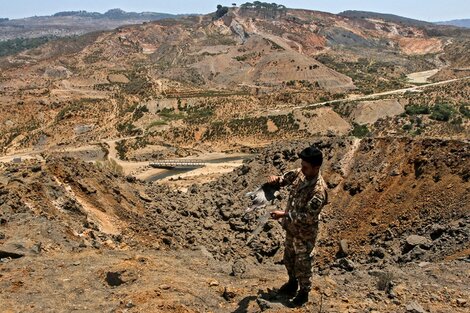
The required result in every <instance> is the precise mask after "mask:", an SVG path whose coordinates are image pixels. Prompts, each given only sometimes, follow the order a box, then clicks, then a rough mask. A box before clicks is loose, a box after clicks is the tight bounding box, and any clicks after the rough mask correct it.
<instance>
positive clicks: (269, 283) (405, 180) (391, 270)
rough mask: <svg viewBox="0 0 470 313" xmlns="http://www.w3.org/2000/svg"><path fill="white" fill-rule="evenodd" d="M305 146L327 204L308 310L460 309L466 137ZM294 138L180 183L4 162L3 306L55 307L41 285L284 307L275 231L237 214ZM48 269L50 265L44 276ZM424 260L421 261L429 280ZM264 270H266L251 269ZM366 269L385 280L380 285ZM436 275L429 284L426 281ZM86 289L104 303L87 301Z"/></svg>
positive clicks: (86, 167) (225, 307)
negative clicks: (28, 300)
mask: <svg viewBox="0 0 470 313" xmlns="http://www.w3.org/2000/svg"><path fill="white" fill-rule="evenodd" d="M309 143H314V144H316V145H317V146H319V147H321V148H322V149H323V151H324V153H325V156H326V164H325V165H324V169H323V173H324V176H325V178H326V180H327V182H328V186H329V194H330V203H329V204H328V206H327V207H326V208H325V210H324V212H323V213H322V228H321V233H320V237H319V246H318V249H317V251H316V260H317V267H316V270H317V276H315V277H316V278H315V284H314V286H316V287H315V290H314V291H312V297H313V298H314V301H313V302H312V303H310V304H309V306H307V307H306V308H305V310H307V311H308V310H311V309H313V308H316V309H318V308H319V306H321V305H328V307H330V306H331V307H330V308H331V309H332V310H336V311H342V310H346V309H348V310H352V309H355V310H358V309H359V310H360V309H361V308H362V309H364V308H371V307H373V308H377V309H380V310H386V311H387V310H392V311H400V312H401V311H402V310H403V309H404V308H405V306H407V305H409V304H410V303H411V302H413V301H415V302H418V303H419V305H423V306H425V307H427V308H429V309H430V310H438V311H441V312H464V311H465V309H464V307H465V306H466V304H465V303H466V302H463V300H462V299H465V298H466V297H467V296H468V294H469V292H470V291H469V290H468V286H463V285H462V283H463V280H464V278H463V276H461V275H458V273H464V271H463V269H464V268H465V266H466V263H465V262H466V261H465V258H468V256H469V249H470V247H469V246H468V242H469V241H468V239H469V236H470V228H469V225H470V224H469V223H470V220H469V217H468V210H469V204H468V203H469V199H468V195H469V188H470V185H469V182H468V179H469V177H470V176H469V172H468V167H467V166H466V163H467V162H466V160H468V158H469V156H470V155H469V154H470V151H469V145H468V143H464V142H460V141H446V140H410V139H406V138H403V139H386V138H384V139H364V140H362V141H358V140H356V139H353V138H349V139H321V140H320V139H311V140H310V141H309ZM304 145H305V142H289V143H282V144H281V143H280V144H277V145H274V146H272V147H269V148H268V149H264V150H261V151H260V153H259V154H258V156H257V157H256V158H254V159H252V160H249V161H247V162H246V163H245V164H244V165H243V166H242V167H240V168H238V169H236V170H235V171H234V172H233V173H229V174H226V175H224V176H222V177H221V178H220V179H218V180H217V181H215V182H212V183H208V184H203V185H193V186H192V187H190V188H189V189H188V191H186V192H182V191H175V190H172V189H171V188H169V187H168V186H166V187H165V186H160V185H158V184H144V183H142V182H140V181H138V180H135V179H132V178H131V177H128V178H125V177H122V176H120V175H117V174H113V173H112V172H109V171H107V170H103V169H99V168H97V167H96V166H95V165H92V164H88V163H82V162H78V161H76V160H74V159H67V158H65V159H57V158H46V160H45V161H43V162H39V161H31V162H29V163H24V164H21V165H14V164H9V165H4V166H3V167H2V169H1V184H2V186H1V194H2V204H1V209H2V211H1V212H2V216H1V217H0V218H1V221H2V223H1V228H0V230H1V238H2V239H0V240H1V241H0V242H1V246H0V251H2V260H5V262H6V263H4V265H1V270H2V272H1V275H2V276H1V277H2V280H1V281H2V286H3V287H2V292H1V293H0V297H1V298H2V302H3V303H6V304H7V307H6V308H7V311H8V310H13V311H14V310H15V309H14V308H15V307H16V308H22V309H21V310H22V311H34V310H35V309H38V308H42V309H49V310H53V311H60V310H58V309H57V307H56V306H54V304H53V303H54V301H56V300H57V299H59V298H60V294H50V295H45V294H44V293H43V292H42V291H40V290H39V289H38V286H42V287H41V288H46V289H52V290H54V289H57V288H65V290H66V291H65V294H63V295H64V296H66V295H67V297H68V296H70V295H74V298H75V301H74V304H73V305H72V304H67V305H68V307H69V308H72V307H75V308H82V309H83V310H87V309H89V310H102V309H103V308H105V307H106V308H110V307H112V308H114V309H115V310H117V311H122V310H126V309H127V310H130V311H131V312H143V311H149V310H151V311H156V312H160V311H161V312H163V311H166V312H168V311H170V312H180V311H186V312H201V311H207V310H210V311H215V312H227V311H234V312H240V310H245V311H247V312H259V311H260V310H261V311H263V310H265V309H269V308H271V309H275V310H280V311H279V312H282V311H283V310H286V309H285V307H284V305H285V304H286V303H287V302H286V301H287V300H285V299H284V300H283V299H277V300H276V299H275V298H273V294H272V293H271V291H270V290H269V289H270V288H274V287H277V286H278V285H280V284H281V283H282V281H283V279H284V275H285V274H284V273H283V269H282V266H280V265H276V264H278V263H279V262H280V260H281V256H282V249H283V248H282V241H283V231H282V230H281V228H280V226H279V224H278V223H277V222H274V221H269V222H268V223H267V224H266V225H265V226H264V227H263V229H262V231H261V233H260V234H258V235H255V236H252V235H253V234H252V232H253V231H254V230H255V229H256V228H257V226H258V224H259V217H260V216H262V215H263V214H264V212H262V211H259V212H254V213H245V208H246V207H247V205H248V199H247V198H246V196H245V193H246V192H247V191H250V190H253V189H254V188H256V186H258V185H259V184H260V183H262V182H263V181H264V180H265V179H266V177H267V176H268V175H269V174H271V173H281V172H283V171H285V170H287V169H290V168H293V167H295V166H296V163H295V162H294V161H296V153H297V152H298V151H300V149H301V148H302V147H303V146H304ZM283 201H285V197H284V200H282V201H281V204H280V205H282V202H283ZM364 217H367V218H364ZM340 241H341V242H342V243H343V245H342V247H340V245H339V243H340ZM345 245H346V248H345ZM98 255H99V257H98ZM106 260H109V261H106ZM190 260H191V261H190ZM38 262H45V263H46V264H48V265H47V266H45V267H38ZM416 262H418V263H419V262H421V263H422V264H423V265H420V267H418V266H417V265H416V264H418V263H416ZM423 262H431V263H423ZM443 262H444V263H443ZM421 263H420V264H421ZM15 264H17V265H16V266H15ZM170 264H173V265H170ZM175 264H177V265H176V266H175ZM440 264H446V265H445V266H448V267H451V268H455V269H456V270H455V271H454V273H455V274H449V273H447V272H442V271H441V270H440V269H441V267H440V266H441V265H440ZM18 265H19V266H20V268H23V269H24V270H23V271H19V270H18V268H19V267H18ZM56 266H58V268H60V270H58V271H55V272H54V273H52V272H50V271H51V269H52V268H54V267H56ZM421 267H424V268H425V269H427V270H428V271H432V273H433V278H432V281H431V279H430V278H429V277H428V278H426V276H425V275H424V271H423V268H421ZM461 270H462V271H463V272H460V271H461ZM268 272H272V276H269V277H268V278H264V279H261V277H266V273H268ZM367 272H369V274H367ZM79 273H82V274H81V275H85V276H86V277H87V280H83V279H80V278H79V276H80V275H79ZM43 275H48V276H49V275H52V276H53V277H56V278H55V279H53V280H43V279H42V278H41V277H42V276H43ZM181 275H183V276H184V279H181ZM318 275H320V276H318ZM351 275H353V276H351ZM354 275H355V276H356V279H352V277H354ZM383 275H385V276H383ZM387 275H388V276H387ZM464 275H465V274H464ZM382 276H383V277H382ZM376 277H377V278H376ZM380 277H382V278H380ZM387 277H388V278H387ZM408 277H417V279H418V281H419V284H416V282H415V281H411V280H409V279H408ZM351 279H352V280H351ZM376 279H379V281H380V279H388V280H389V281H393V285H391V287H390V286H389V287H383V288H384V289H381V288H382V287H377V285H376ZM459 279H460V280H459ZM462 279H463V280H462ZM36 281H37V283H35V282H36ZM459 281H460V283H459ZM72 282H73V284H71V283H72ZM435 283H437V284H439V287H438V288H437V289H436V288H435V287H431V286H434V285H432V284H435ZM379 284H380V283H379ZM113 286H114V287H113ZM353 286H355V287H353ZM378 286H380V285H378ZM352 287H353V288H356V289H355V290H354V291H352V290H351V288H352ZM74 288H75V289H74ZM90 288H91V289H90ZM377 288H378V289H377ZM423 288H424V290H426V292H431V293H432V295H428V293H426V292H425V293H423V292H422V289H423ZM74 290H75V291H77V292H78V290H82V291H81V292H78V293H75V291H74ZM92 290H94V291H92ZM382 290H383V291H382ZM94 292H98V293H99V294H100V295H101V296H102V297H104V298H107V299H108V300H109V301H110V302H109V303H108V304H104V303H103V302H100V301H91V302H90V300H91V297H92V294H95V293H94ZM417 292H418V293H417ZM30 293H32V294H35V295H36V296H35V301H34V307H26V306H24V305H22V304H20V303H21V300H19V301H18V300H15V299H23V297H28V294H30ZM392 293H393V296H390V294H392ZM365 294H372V295H373V296H370V297H366V298H364V295H365ZM39 296H40V297H39ZM344 297H346V298H347V299H349V300H348V301H343V298H344ZM442 297H450V299H452V300H451V302H448V303H446V302H443V299H444V298H442ZM202 299H203V300H202ZM263 301H264V302H263ZM283 303H284V304H283ZM265 306H267V307H265ZM263 308H264V309H263ZM237 310H239V311H237ZM245 311H244V312H245ZM300 311H301V310H300ZM307 311H305V312H307ZM301 312H303V311H301Z"/></svg>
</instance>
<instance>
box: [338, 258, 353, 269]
mask: <svg viewBox="0 0 470 313" xmlns="http://www.w3.org/2000/svg"><path fill="white" fill-rule="evenodd" d="M338 264H339V267H340V268H342V269H344V270H346V271H348V272H352V271H353V270H354V268H355V267H356V265H355V264H354V262H353V261H351V260H350V259H348V258H342V259H340V260H339V262H338Z"/></svg>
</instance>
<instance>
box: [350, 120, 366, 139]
mask: <svg viewBox="0 0 470 313" xmlns="http://www.w3.org/2000/svg"><path fill="white" fill-rule="evenodd" d="M353 127H354V128H353V130H352V131H351V135H353V136H354V137H357V138H363V137H365V136H367V135H368V134H369V129H368V128H367V125H360V124H357V123H353Z"/></svg>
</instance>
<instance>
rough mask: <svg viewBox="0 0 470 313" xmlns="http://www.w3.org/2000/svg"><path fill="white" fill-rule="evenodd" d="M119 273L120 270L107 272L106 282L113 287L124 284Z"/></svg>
mask: <svg viewBox="0 0 470 313" xmlns="http://www.w3.org/2000/svg"><path fill="white" fill-rule="evenodd" d="M121 274H122V273H120V272H107V273H106V282H107V283H108V285H110V286H113V287H115V286H120V285H122V284H124V281H123V280H122V279H121Z"/></svg>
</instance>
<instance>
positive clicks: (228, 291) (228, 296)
mask: <svg viewBox="0 0 470 313" xmlns="http://www.w3.org/2000/svg"><path fill="white" fill-rule="evenodd" d="M222 297H223V298H224V299H225V300H226V301H230V300H232V299H233V298H235V297H236V293H235V292H234V291H233V290H231V289H229V288H227V287H225V288H224V292H223V293H222Z"/></svg>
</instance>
